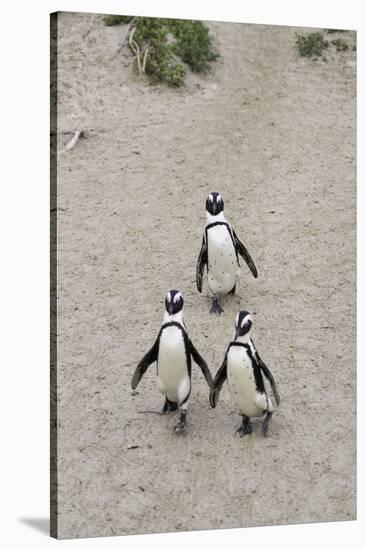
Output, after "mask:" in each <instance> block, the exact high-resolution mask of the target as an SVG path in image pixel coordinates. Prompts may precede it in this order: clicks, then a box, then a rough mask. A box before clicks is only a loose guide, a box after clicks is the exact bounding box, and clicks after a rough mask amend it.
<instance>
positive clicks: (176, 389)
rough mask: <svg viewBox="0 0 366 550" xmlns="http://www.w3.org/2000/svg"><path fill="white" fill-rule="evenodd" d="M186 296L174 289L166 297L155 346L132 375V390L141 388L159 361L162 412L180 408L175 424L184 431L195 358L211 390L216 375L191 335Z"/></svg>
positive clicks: (176, 429) (178, 430)
mask: <svg viewBox="0 0 366 550" xmlns="http://www.w3.org/2000/svg"><path fill="white" fill-rule="evenodd" d="M183 304H184V300H183V296H182V294H181V293H180V292H179V291H178V290H170V291H169V292H168V293H167V295H166V298H165V309H166V311H165V315H164V320H163V324H162V326H161V328H160V331H159V334H158V337H157V339H156V341H155V343H154V345H153V347H152V348H151V349H150V350H149V351H148V352H147V353H146V355H144V357H143V358H142V359H141V361H140V362H139V364H138V365H137V368H136V370H135V373H134V375H133V377H132V383H131V386H132V389H133V390H134V389H135V388H137V385H138V383H139V382H140V380H141V378H142V376H143V375H144V373H145V372H146V370H147V368H148V367H149V365H151V364H152V363H154V362H155V361H156V362H157V382H158V389H159V391H160V392H161V393H162V394H163V395H165V403H164V407H163V410H162V414H166V413H170V412H173V411H175V410H177V408H178V406H179V407H180V419H179V422H178V424H177V425H176V426H175V427H174V429H175V431H176V432H183V431H185V429H186V423H187V408H188V400H189V396H190V393H191V364H192V358H193V360H194V362H195V363H197V365H198V366H199V367H200V368H201V370H202V372H203V375H204V377H205V379H206V382H207V384H208V386H209V388H210V389H211V386H212V377H211V373H210V371H209V369H208V366H207V364H206V361H205V360H204V359H203V357H201V355H200V354H199V353H198V351H197V350H196V348H195V347H194V345H193V344H192V342H191V340H190V339H189V338H188V334H187V330H186V326H185V323H184V320H183Z"/></svg>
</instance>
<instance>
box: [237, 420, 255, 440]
mask: <svg viewBox="0 0 366 550" xmlns="http://www.w3.org/2000/svg"><path fill="white" fill-rule="evenodd" d="M236 431H237V432H238V433H239V435H240V437H244V436H245V435H249V434H251V433H252V432H253V424H252V423H251V421H250V419H249V418H248V417H247V416H243V423H242V425H241V426H240V427H239V428H238V429H237V430H236Z"/></svg>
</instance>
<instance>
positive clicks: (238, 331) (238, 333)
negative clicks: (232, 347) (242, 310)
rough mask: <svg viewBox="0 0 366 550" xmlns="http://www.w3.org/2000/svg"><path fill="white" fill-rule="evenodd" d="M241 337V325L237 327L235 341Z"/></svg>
mask: <svg viewBox="0 0 366 550" xmlns="http://www.w3.org/2000/svg"><path fill="white" fill-rule="evenodd" d="M238 336H240V327H239V325H238V326H237V327H235V340H236V339H237V338H238Z"/></svg>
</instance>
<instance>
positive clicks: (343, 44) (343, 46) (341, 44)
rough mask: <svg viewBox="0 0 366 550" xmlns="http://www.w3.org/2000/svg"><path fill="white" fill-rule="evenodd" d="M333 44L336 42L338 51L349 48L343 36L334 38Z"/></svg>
mask: <svg viewBox="0 0 366 550" xmlns="http://www.w3.org/2000/svg"><path fill="white" fill-rule="evenodd" d="M332 44H334V45H335V47H336V48H337V52H344V51H345V50H348V44H347V42H346V41H345V40H343V38H337V39H336V40H332Z"/></svg>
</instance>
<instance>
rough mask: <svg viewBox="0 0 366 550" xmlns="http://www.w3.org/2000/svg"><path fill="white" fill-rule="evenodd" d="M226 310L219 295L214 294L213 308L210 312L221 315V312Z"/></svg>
mask: <svg viewBox="0 0 366 550" xmlns="http://www.w3.org/2000/svg"><path fill="white" fill-rule="evenodd" d="M223 311H224V310H223V309H222V307H221V306H220V302H219V299H218V297H217V296H214V297H213V298H212V305H211V309H210V313H218V314H219V315H221V313H222V312H223Z"/></svg>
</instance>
